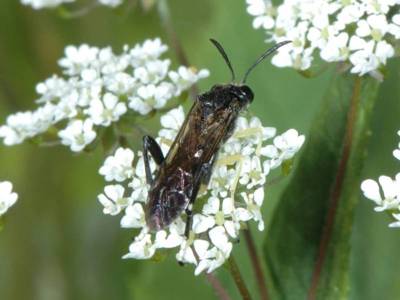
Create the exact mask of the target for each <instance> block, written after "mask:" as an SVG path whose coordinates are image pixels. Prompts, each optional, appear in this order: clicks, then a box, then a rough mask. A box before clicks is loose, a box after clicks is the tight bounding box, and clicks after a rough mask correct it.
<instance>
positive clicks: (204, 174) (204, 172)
mask: <svg viewBox="0 0 400 300" xmlns="http://www.w3.org/2000/svg"><path fill="white" fill-rule="evenodd" d="M214 162H215V160H214V158H213V159H212V160H211V162H209V163H205V164H203V165H202V166H201V169H200V171H199V173H198V174H197V176H196V177H195V179H194V182H193V187H194V188H193V191H192V193H191V196H190V199H189V204H188V206H187V208H186V210H185V213H186V216H187V218H186V225H185V236H186V239H188V238H189V233H190V228H191V227H192V218H193V204H194V201H195V200H196V197H197V193H198V192H199V188H200V185H201V183H202V182H204V180H205V179H207V178H208V180H209V179H210V177H211V175H210V173H211V170H212V167H213V164H214Z"/></svg>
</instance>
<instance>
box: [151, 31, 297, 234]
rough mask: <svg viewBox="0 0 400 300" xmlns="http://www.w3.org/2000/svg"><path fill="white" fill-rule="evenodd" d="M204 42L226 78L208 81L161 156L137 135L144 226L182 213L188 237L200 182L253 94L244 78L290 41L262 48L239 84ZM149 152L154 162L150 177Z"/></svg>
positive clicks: (167, 221)
mask: <svg viewBox="0 0 400 300" xmlns="http://www.w3.org/2000/svg"><path fill="white" fill-rule="evenodd" d="M210 41H211V42H212V43H213V44H214V46H215V47H216V48H217V50H218V51H219V53H220V54H221V55H222V57H223V59H224V60H225V63H226V64H227V66H228V67H229V70H230V72H231V75H232V80H231V83H228V84H221V85H214V86H213V87H212V88H211V89H210V90H209V91H208V92H205V93H203V94H200V95H198V96H197V98H196V100H195V101H194V104H193V106H192V108H191V109H190V111H189V113H188V115H187V116H186V119H185V121H184V122H183V125H182V127H181V128H180V130H179V132H178V134H177V136H176V138H175V140H174V142H173V143H172V146H171V148H170V149H169V152H168V154H167V156H166V157H164V155H163V153H162V151H161V148H160V146H159V145H158V143H157V142H156V141H155V140H154V139H153V138H152V137H151V136H148V135H146V136H144V137H143V150H144V151H143V158H144V163H145V172H146V181H147V184H148V185H149V186H150V189H149V193H148V201H147V204H146V207H145V219H146V223H147V226H148V227H149V228H150V230H152V231H158V230H161V229H163V228H165V227H167V226H168V225H169V224H171V223H172V222H173V221H174V220H175V219H176V218H177V217H178V216H180V215H181V214H182V213H183V211H185V212H186V215H187V218H186V227H185V236H186V237H187V238H188V236H189V232H190V227H191V222H192V209H193V204H194V202H195V200H196V197H197V193H198V192H199V188H200V186H201V184H208V181H209V180H210V177H211V172H212V168H213V165H214V163H215V161H216V157H217V153H218V150H219V148H220V147H221V145H222V144H223V143H224V142H225V141H226V140H227V139H228V138H229V137H230V136H231V135H232V133H233V130H234V128H235V123H236V119H237V118H238V115H239V113H240V111H242V110H244V109H245V108H246V107H247V106H248V105H249V104H250V103H251V102H252V101H253V98H254V94H253V92H252V90H251V89H250V87H249V86H248V85H246V84H245V83H246V79H247V77H248V75H249V74H250V72H251V71H252V70H253V69H254V68H255V67H256V66H257V65H258V64H259V63H260V62H261V61H263V60H264V59H265V58H266V57H267V56H268V55H270V54H271V53H273V52H275V51H276V50H277V49H278V48H280V47H282V46H284V45H285V44H287V43H290V41H284V42H281V43H278V44H276V45H275V46H273V47H272V48H270V49H268V50H267V51H265V52H264V53H263V54H262V55H261V56H260V57H259V58H258V59H257V60H256V61H255V63H254V64H253V65H251V66H250V68H249V69H248V70H247V71H246V73H245V75H244V77H243V80H242V81H241V82H240V83H234V80H235V72H234V70H233V68H232V65H231V62H230V61H229V58H228V56H227V54H226V52H225V50H224V49H223V47H222V46H221V44H220V43H218V42H217V41H216V40H214V39H210ZM149 154H151V156H152V157H153V160H154V161H155V163H156V164H157V166H158V169H157V171H156V174H155V176H154V178H153V176H152V174H151V170H150V163H149Z"/></svg>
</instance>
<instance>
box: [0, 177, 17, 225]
mask: <svg viewBox="0 0 400 300" xmlns="http://www.w3.org/2000/svg"><path fill="white" fill-rule="evenodd" d="M12 188H13V186H12V183H11V182H9V181H1V182H0V217H1V216H2V215H4V214H5V213H6V212H7V210H8V209H9V208H10V207H11V206H13V205H14V204H15V202H17V199H18V195H17V193H13V192H12Z"/></svg>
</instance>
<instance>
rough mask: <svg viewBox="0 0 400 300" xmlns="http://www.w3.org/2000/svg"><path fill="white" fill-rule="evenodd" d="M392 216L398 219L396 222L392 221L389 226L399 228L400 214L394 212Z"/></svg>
mask: <svg viewBox="0 0 400 300" xmlns="http://www.w3.org/2000/svg"><path fill="white" fill-rule="evenodd" d="M392 216H393V218H394V219H395V220H396V222H392V223H390V224H389V227H391V228H399V227H400V214H392Z"/></svg>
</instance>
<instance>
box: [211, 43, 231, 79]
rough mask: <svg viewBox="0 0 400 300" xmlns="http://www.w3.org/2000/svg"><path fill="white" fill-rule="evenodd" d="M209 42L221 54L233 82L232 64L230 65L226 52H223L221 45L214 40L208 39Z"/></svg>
mask: <svg viewBox="0 0 400 300" xmlns="http://www.w3.org/2000/svg"><path fill="white" fill-rule="evenodd" d="M210 41H211V43H213V44H214V46H215V47H216V48H217V49H218V51H219V53H221V55H222V57H223V58H224V60H225V62H226V64H227V65H228V67H229V70H231V74H232V81H234V80H235V72H234V71H233V68H232V64H231V62H230V61H229V58H228V55H226V52H225V50H224V48H223V47H222V46H221V44H220V43H218V42H217V41H216V40H214V39H210Z"/></svg>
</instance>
